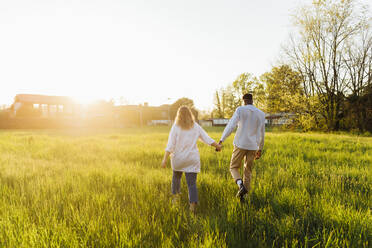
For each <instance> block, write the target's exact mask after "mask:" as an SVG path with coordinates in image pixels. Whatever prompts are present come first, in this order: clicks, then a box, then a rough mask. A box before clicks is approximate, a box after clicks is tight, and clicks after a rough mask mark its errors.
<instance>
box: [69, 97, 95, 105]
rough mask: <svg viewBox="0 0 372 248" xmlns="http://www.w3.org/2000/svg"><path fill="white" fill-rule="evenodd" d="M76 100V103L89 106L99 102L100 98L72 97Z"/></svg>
mask: <svg viewBox="0 0 372 248" xmlns="http://www.w3.org/2000/svg"><path fill="white" fill-rule="evenodd" d="M72 98H73V99H74V101H76V102H77V103H79V104H82V105H88V104H92V103H94V102H96V101H98V98H96V97H93V96H87V95H85V96H74V97H72Z"/></svg>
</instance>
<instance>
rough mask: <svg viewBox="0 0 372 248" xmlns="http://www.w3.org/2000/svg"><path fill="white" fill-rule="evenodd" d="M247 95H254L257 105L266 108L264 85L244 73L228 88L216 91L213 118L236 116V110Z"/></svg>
mask: <svg viewBox="0 0 372 248" xmlns="http://www.w3.org/2000/svg"><path fill="white" fill-rule="evenodd" d="M245 93H252V94H253V98H254V103H255V105H256V106H257V107H259V108H263V107H264V104H265V91H264V85H263V84H262V83H260V82H259V81H258V79H257V78H256V77H254V76H253V75H252V74H250V73H242V74H240V75H239V76H238V77H237V79H236V80H235V81H233V82H232V83H231V84H230V85H228V86H227V87H226V88H221V89H220V90H218V91H216V93H215V99H214V105H215V108H214V110H213V116H214V117H218V118H230V117H231V116H232V115H233V114H234V112H235V109H236V108H237V107H239V106H241V105H242V103H243V100H242V96H243V95H244V94H245Z"/></svg>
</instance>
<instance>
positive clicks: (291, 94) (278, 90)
mask: <svg viewBox="0 0 372 248" xmlns="http://www.w3.org/2000/svg"><path fill="white" fill-rule="evenodd" d="M261 81H262V82H264V83H265V85H266V95H267V98H266V111H267V112H268V113H278V112H284V113H300V112H301V111H302V109H303V108H304V107H303V99H302V98H303V89H302V81H303V79H302V77H301V75H300V73H298V72H296V71H294V70H292V68H291V67H290V66H288V65H281V66H279V67H273V68H272V69H271V72H266V73H264V74H263V75H262V76H261Z"/></svg>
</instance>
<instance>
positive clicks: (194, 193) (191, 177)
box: [172, 171, 198, 203]
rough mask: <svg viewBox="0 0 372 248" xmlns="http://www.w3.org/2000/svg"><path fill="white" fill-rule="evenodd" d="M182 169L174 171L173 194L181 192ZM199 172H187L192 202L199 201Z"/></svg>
mask: <svg viewBox="0 0 372 248" xmlns="http://www.w3.org/2000/svg"><path fill="white" fill-rule="evenodd" d="M182 173H183V172H182V171H173V178H172V194H179V193H180V192H181V178H182ZM197 175H198V173H193V172H185V177H186V183H187V188H188V190H189V201H190V203H193V202H198V189H197V188H196V177H197Z"/></svg>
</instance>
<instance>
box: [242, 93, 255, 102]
mask: <svg viewBox="0 0 372 248" xmlns="http://www.w3.org/2000/svg"><path fill="white" fill-rule="evenodd" d="M243 100H244V101H245V102H252V101H253V96H252V94H251V93H247V94H244V96H243Z"/></svg>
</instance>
